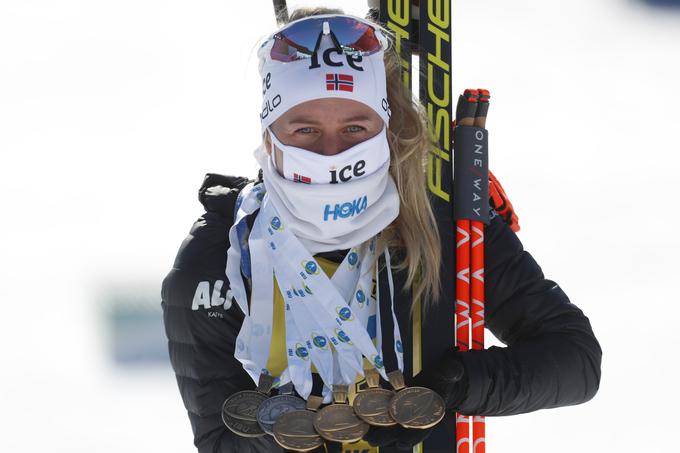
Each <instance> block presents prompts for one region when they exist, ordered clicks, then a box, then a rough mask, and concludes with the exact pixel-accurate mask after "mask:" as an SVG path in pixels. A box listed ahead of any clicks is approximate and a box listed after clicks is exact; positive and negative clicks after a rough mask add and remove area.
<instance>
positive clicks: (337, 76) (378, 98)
mask: <svg viewBox="0 0 680 453" xmlns="http://www.w3.org/2000/svg"><path fill="white" fill-rule="evenodd" d="M273 42H274V40H273V39H270V40H269V41H268V42H267V43H266V44H265V45H264V47H263V48H262V49H261V51H260V58H261V60H260V76H261V77H262V92H263V96H262V110H261V112H260V121H261V126H262V133H264V131H265V130H266V129H267V127H268V126H269V125H271V124H272V123H273V122H274V121H275V120H276V119H277V118H278V117H280V116H281V115H282V114H283V113H285V112H286V111H288V110H289V109H291V108H292V107H295V106H296V105H298V104H301V103H303V102H306V101H311V100H313V99H320V98H333V97H335V98H343V99H351V100H354V101H358V102H361V103H363V104H366V105H367V106H369V107H371V108H372V109H373V110H374V111H375V112H376V113H377V114H378V115H380V117H381V118H382V119H383V121H384V122H385V125H389V120H390V116H389V115H390V110H389V104H388V102H387V82H386V73H385V63H384V61H383V54H384V52H383V51H382V50H380V51H378V52H375V53H373V54H371V55H365V56H360V55H356V56H352V55H346V54H343V53H342V52H340V51H338V50H337V49H336V48H335V46H334V44H333V41H332V39H331V38H330V36H323V38H322V40H321V43H320V45H319V50H318V51H317V52H316V53H315V54H314V55H313V56H312V57H310V58H303V59H300V60H295V61H291V62H288V63H284V62H281V61H277V60H272V59H271V56H270V52H271V47H272V46H273Z"/></svg>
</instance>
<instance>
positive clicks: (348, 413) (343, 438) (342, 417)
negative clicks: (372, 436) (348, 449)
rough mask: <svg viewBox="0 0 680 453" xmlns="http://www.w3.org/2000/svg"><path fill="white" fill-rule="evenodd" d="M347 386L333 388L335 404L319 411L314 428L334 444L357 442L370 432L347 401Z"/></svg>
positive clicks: (366, 424)
mask: <svg viewBox="0 0 680 453" xmlns="http://www.w3.org/2000/svg"><path fill="white" fill-rule="evenodd" d="M347 392H348V386H347V385H334V386H333V399H334V400H335V402H334V403H333V404H331V405H330V406H326V407H324V408H323V409H321V410H320V411H319V413H318V414H317V415H316V418H315V419H314V428H316V430H317V432H318V433H319V434H321V437H323V438H324V439H326V440H329V441H332V442H356V441H359V440H361V438H362V437H364V435H365V434H366V433H367V432H368V428H369V425H368V423H366V422H365V421H363V420H362V419H360V418H359V417H357V415H356V414H355V413H354V409H353V408H352V406H350V405H349V404H346V401H347Z"/></svg>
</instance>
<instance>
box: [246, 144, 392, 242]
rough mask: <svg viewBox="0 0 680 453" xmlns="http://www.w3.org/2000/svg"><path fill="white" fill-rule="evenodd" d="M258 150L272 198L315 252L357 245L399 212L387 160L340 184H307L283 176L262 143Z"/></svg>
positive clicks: (380, 228) (259, 160) (299, 236)
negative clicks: (374, 168) (371, 171)
mask: <svg viewBox="0 0 680 453" xmlns="http://www.w3.org/2000/svg"><path fill="white" fill-rule="evenodd" d="M307 152H309V151H307ZM341 154H342V153H341ZM254 155H255V159H256V160H257V162H258V163H259V164H260V167H261V168H262V172H263V176H264V178H263V179H264V185H265V187H266V189H267V193H268V194H269V197H270V199H271V202H272V203H273V204H274V207H275V208H276V210H277V211H278V212H279V215H280V216H281V219H282V220H283V222H284V224H286V225H287V226H288V228H290V229H291V231H292V232H293V234H294V235H295V236H296V237H297V238H298V239H299V240H300V242H301V243H302V244H303V245H304V246H305V248H306V249H307V251H309V253H311V254H312V255H314V254H316V253H319V252H327V251H331V250H339V249H346V248H350V247H354V246H356V245H359V244H361V243H363V242H365V241H367V240H368V239H370V238H372V237H373V236H375V235H376V234H377V233H379V232H380V231H382V230H383V229H385V227H387V226H388V225H389V224H390V223H392V221H393V220H394V219H396V218H397V216H398V215H399V193H398V192H397V188H396V185H395V183H394V180H393V179H392V176H391V175H390V173H389V161H387V162H385V163H384V164H383V165H382V166H381V167H380V168H378V169H377V170H376V171H374V172H373V173H372V174H370V175H366V176H364V177H362V178H357V179H352V180H350V181H347V182H343V183H342V184H314V185H308V184H298V183H297V182H294V181H289V180H288V179H285V178H283V177H281V176H280V175H279V174H278V173H277V172H276V169H275V168H274V164H273V163H272V161H271V159H270V158H269V156H268V155H267V153H266V152H265V150H264V148H263V146H260V147H258V148H257V149H256V150H255V152H254Z"/></svg>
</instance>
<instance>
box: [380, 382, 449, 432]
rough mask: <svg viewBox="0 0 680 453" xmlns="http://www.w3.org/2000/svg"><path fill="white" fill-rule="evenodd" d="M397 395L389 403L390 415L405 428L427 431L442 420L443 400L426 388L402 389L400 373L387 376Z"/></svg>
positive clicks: (402, 383)
mask: <svg viewBox="0 0 680 453" xmlns="http://www.w3.org/2000/svg"><path fill="white" fill-rule="evenodd" d="M388 377H389V379H390V383H392V385H393V386H394V388H395V390H397V394H396V395H395V396H394V398H392V400H391V401H390V409H389V410H390V415H391V416H392V418H394V420H396V421H397V423H399V424H400V425H401V426H403V427H405V428H414V429H427V428H431V427H433V426H435V425H436V424H437V423H439V422H440V421H441V420H442V419H443V418H444V412H445V405H444V400H443V399H442V397H441V396H439V395H438V394H437V392H435V391H434V390H430V389H428V388H426V387H406V388H404V376H403V375H402V374H401V371H392V372H391V373H389V374H388Z"/></svg>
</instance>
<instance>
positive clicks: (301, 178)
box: [293, 173, 312, 184]
mask: <svg viewBox="0 0 680 453" xmlns="http://www.w3.org/2000/svg"><path fill="white" fill-rule="evenodd" d="M293 182H303V183H305V184H311V183H312V178H310V177H309V176H302V175H299V174H297V173H293Z"/></svg>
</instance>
